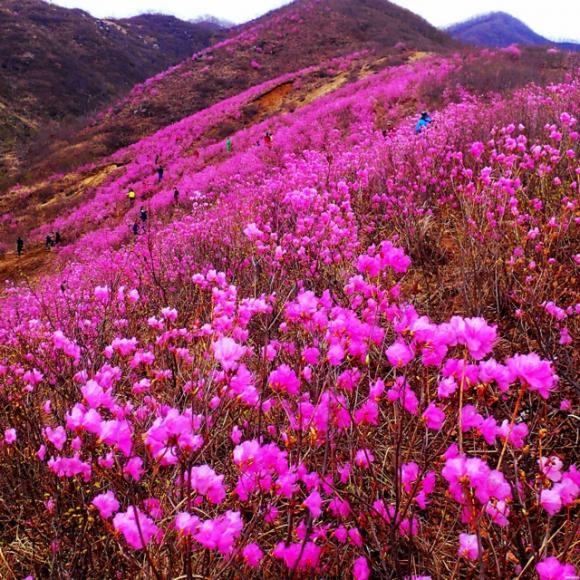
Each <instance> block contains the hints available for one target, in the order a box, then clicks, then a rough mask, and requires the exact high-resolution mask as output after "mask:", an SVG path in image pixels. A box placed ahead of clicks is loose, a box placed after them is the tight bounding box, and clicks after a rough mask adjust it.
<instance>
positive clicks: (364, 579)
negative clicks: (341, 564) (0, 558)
mask: <svg viewBox="0 0 580 580" xmlns="http://www.w3.org/2000/svg"><path fill="white" fill-rule="evenodd" d="M370 575H371V570H370V568H369V564H368V562H367V559H366V558H365V557H364V556H361V557H360V558H357V559H356V560H355V561H354V564H353V567H352V577H353V578H354V580H368V579H369V578H370Z"/></svg>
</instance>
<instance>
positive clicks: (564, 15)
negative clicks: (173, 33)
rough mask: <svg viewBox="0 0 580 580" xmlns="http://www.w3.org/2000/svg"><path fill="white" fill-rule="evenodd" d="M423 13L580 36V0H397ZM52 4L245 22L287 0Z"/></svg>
mask: <svg viewBox="0 0 580 580" xmlns="http://www.w3.org/2000/svg"><path fill="white" fill-rule="evenodd" d="M394 2H395V3H396V4H399V5H401V6H405V7H406V8H409V9H410V10H412V11H413V12H416V13H417V14H420V15H421V16H423V17H424V18H426V19H427V20H428V21H429V22H431V23H432V24H434V25H435V26H445V25H447V24H453V23H455V22H459V21H461V20H465V19H466V18H469V17H471V16H475V15H477V14H482V13H485V12H492V11H495V10H503V11H504V12H509V13H510V14H512V15H513V16H515V17H517V18H520V19H521V20H523V21H524V22H525V23H526V24H528V26H530V27H531V28H533V29H534V30H535V31H536V32H538V33H539V34H542V35H543V36H546V37H548V38H553V39H561V38H566V39H571V40H578V41H580V26H579V23H580V0H394ZM53 3H54V4H60V5H61V6H67V7H69V8H72V7H75V8H83V9H85V10H88V11H89V12H91V13H93V14H94V15H95V16H98V17H106V16H117V17H122V16H133V15H135V14H139V13H141V12H147V11H156V12H164V13H168V14H175V15H176V16H179V17H180V18H184V19H190V18H195V17H197V16H201V15H206V14H212V15H214V16H217V17H218V18H222V19H226V20H229V21H232V22H245V21H247V20H251V19H252V18H255V17H256V16H259V15H261V14H263V13H265V12H268V11H269V10H272V9H274V8H278V7H280V6H282V5H284V4H288V0H210V1H208V0H54V2H53Z"/></svg>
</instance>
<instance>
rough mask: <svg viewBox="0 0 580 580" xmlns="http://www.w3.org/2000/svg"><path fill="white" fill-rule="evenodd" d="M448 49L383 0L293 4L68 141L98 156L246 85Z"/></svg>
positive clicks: (236, 32) (172, 72)
mask: <svg viewBox="0 0 580 580" xmlns="http://www.w3.org/2000/svg"><path fill="white" fill-rule="evenodd" d="M313 46H316V51H313V50H311V48H310V47H313ZM453 46H455V43H454V41H453V40H452V39H451V38H450V37H449V36H448V35H446V34H445V33H443V32H441V31H439V30H437V29H436V28H435V27H433V26H431V25H430V24H429V23H427V22H426V21H425V20H423V19H422V18H420V17H418V16H416V15H414V14H413V13H412V12H409V11H407V10H405V9H402V8H400V7H399V6H396V5H394V4H392V3H390V2H387V1H386V0H361V1H360V2H353V1H352V0H324V1H313V0H298V1H296V2H293V3H291V4H289V5H286V6H284V7H282V8H279V9H277V10H273V11H271V12H269V13H268V14H266V15H264V16H262V17H260V18H258V19H256V20H254V21H252V22H249V23H247V24H244V25H240V26H237V27H235V28H234V29H232V30H231V31H230V33H229V35H228V37H227V39H225V40H224V41H222V42H220V43H218V44H215V45H213V46H212V47H210V48H207V49H205V50H204V51H201V52H200V53H197V54H196V55H195V56H194V58H192V59H187V60H185V61H183V62H181V63H180V64H178V65H177V66H176V67H173V68H172V69H169V70H167V71H165V72H163V73H161V74H160V75H157V76H156V77H153V78H151V79H149V80H148V81H147V82H146V83H144V84H143V85H140V86H137V87H135V88H134V90H133V91H132V93H131V94H130V95H129V96H128V97H127V98H125V99H123V100H122V101H118V102H117V103H116V104H115V105H114V106H113V107H112V108H111V109H110V110H109V111H107V112H106V114H105V115H103V116H102V117H101V118H100V119H97V120H96V121H95V122H94V124H93V126H89V127H85V128H84V129H83V130H82V131H81V132H80V135H76V134H75V136H74V141H73V143H76V144H79V143H80V142H84V143H85V144H90V146H91V147H92V146H95V143H94V140H95V139H96V140H97V141H100V142H99V143H97V144H96V146H97V147H98V155H99V156H103V155H106V154H109V153H112V152H113V151H114V150H116V149H118V148H120V147H123V146H126V145H129V144H131V143H134V142H136V141H137V140H138V139H140V138H142V137H143V136H145V135H148V134H151V133H153V132H155V131H157V130H159V129H161V128H163V127H165V126H167V125H169V124H172V123H174V122H176V121H178V120H179V119H181V118H183V117H185V116H188V115H191V114H193V113H196V112H198V111H200V110H203V109H205V108H207V107H209V106H211V105H212V104H214V103H216V102H219V101H222V100H224V99H226V98H228V97H231V96H233V95H235V94H238V93H240V92H242V91H244V90H247V89H249V88H250V87H252V86H256V85H259V84H261V83H263V82H265V81H267V80H270V79H272V78H277V77H279V76H281V75H283V74H286V73H289V72H295V71H299V70H301V69H304V68H307V67H309V66H314V65H317V64H319V63H320V62H325V61H328V60H331V59H332V58H336V57H343V56H345V55H348V54H353V53H356V52H360V51H363V50H372V51H374V52H379V53H381V52H391V53H399V52H400V51H401V50H404V47H407V48H409V49H413V50H415V49H416V50H420V51H439V50H447V49H450V48H451V47H453ZM105 136H106V138H105ZM105 141H106V142H105ZM67 144H69V145H70V144H71V143H70V142H67ZM59 149H62V144H57V146H56V148H55V151H56V152H57V153H58V150H59ZM81 149H82V148H81ZM48 153H50V152H48ZM42 155H43V158H46V157H47V152H46V151H44V149H43V151H42ZM48 156H50V155H48ZM90 160H91V155H86V156H85V157H83V162H89V161H90Z"/></svg>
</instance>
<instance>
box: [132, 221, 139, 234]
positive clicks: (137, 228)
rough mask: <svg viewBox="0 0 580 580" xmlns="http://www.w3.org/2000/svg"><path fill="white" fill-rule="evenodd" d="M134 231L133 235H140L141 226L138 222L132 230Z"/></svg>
mask: <svg viewBox="0 0 580 580" xmlns="http://www.w3.org/2000/svg"><path fill="white" fill-rule="evenodd" d="M132 229H133V233H134V234H135V235H138V234H139V224H138V223H137V222H135V223H134V224H133V228H132Z"/></svg>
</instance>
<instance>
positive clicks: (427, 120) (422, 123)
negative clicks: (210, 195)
mask: <svg viewBox="0 0 580 580" xmlns="http://www.w3.org/2000/svg"><path fill="white" fill-rule="evenodd" d="M431 123H433V119H432V118H431V116H430V115H429V113H428V112H427V111H423V112H422V113H421V116H420V118H419V120H418V121H417V123H416V124H415V134H416V135H420V134H421V133H423V132H424V130H425V129H426V128H427V127H428V126H429V125H430V124H431ZM382 135H383V137H385V138H386V137H387V130H386V129H383V130H382ZM273 141H274V136H273V134H272V133H271V132H270V131H266V132H265V133H264V144H265V145H266V146H268V147H271V146H272V143H273ZM256 145H260V141H259V140H258V141H257V142H256ZM225 146H226V152H227V153H232V152H233V149H234V147H233V143H232V140H231V138H230V137H228V138H227V139H226V142H225ZM194 157H195V158H198V157H199V152H198V151H196V152H195V154H194ZM155 165H156V169H155V173H156V175H157V182H158V183H160V182H161V181H162V180H163V176H164V174H165V169H164V167H163V165H160V164H159V155H158V156H157V157H156V159H155ZM179 196H180V193H179V189H177V188H175V189H174V190H173V202H174V203H175V204H176V205H178V204H179ZM127 199H128V200H129V205H130V206H133V205H134V203H135V200H136V199H137V192H136V191H135V190H134V189H133V188H131V189H129V190H128V192H127ZM139 220H140V222H141V229H142V231H143V232H145V231H146V230H147V211H146V209H145V208H144V207H143V206H141V209H140V210H139ZM131 229H132V231H133V234H134V235H135V236H137V235H138V234H139V230H140V227H139V221H135V222H134V223H133V225H132V226H131ZM61 242H62V237H61V235H60V232H58V231H57V232H56V233H54V234H48V235H47V236H46V240H45V247H46V249H47V250H50V249H51V248H53V247H54V246H57V245H59V244H60V243H61ZM23 252H24V240H23V239H22V237H20V236H19V237H18V239H17V240H16V253H17V255H18V257H20V256H22V253H23Z"/></svg>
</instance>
